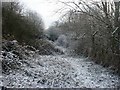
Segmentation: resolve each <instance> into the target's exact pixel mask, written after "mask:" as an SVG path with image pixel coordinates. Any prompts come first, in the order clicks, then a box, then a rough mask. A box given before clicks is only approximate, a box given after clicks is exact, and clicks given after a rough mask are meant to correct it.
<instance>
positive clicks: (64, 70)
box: [3, 55, 120, 88]
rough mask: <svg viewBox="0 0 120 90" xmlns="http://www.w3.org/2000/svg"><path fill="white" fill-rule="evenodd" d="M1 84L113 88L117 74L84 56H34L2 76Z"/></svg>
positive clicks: (117, 82) (8, 85)
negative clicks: (18, 67) (15, 69)
mask: <svg viewBox="0 0 120 90" xmlns="http://www.w3.org/2000/svg"><path fill="white" fill-rule="evenodd" d="M3 79H4V86H6V87H15V88H16V87H21V88H24V87H25V88H27V87H28V88H30V87H33V88H37V87H39V88H50V87H59V88H60V87H62V88H71V87H74V88H83V87H87V88H96V87H97V88H113V87H116V86H119V83H120V81H119V79H118V76H116V75H113V74H110V73H109V71H108V70H107V69H105V68H103V67H102V66H100V65H96V64H95V63H93V62H92V61H90V60H87V59H86V58H72V57H67V56H63V55H59V56H52V55H50V56H37V57H36V58H31V59H29V60H25V61H24V63H23V66H22V68H21V69H19V70H17V71H12V72H11V74H9V75H4V78H3Z"/></svg>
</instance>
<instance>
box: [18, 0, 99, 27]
mask: <svg viewBox="0 0 120 90" xmlns="http://www.w3.org/2000/svg"><path fill="white" fill-rule="evenodd" d="M19 1H21V2H23V3H24V5H25V6H27V7H28V8H30V9H32V10H35V11H36V12H38V13H39V14H40V15H41V16H42V18H43V20H44V24H45V28H48V27H49V26H50V25H51V24H52V23H53V22H54V21H57V20H58V19H59V17H60V15H61V13H57V14H55V12H56V11H58V10H59V9H60V8H62V7H64V4H62V3H57V2H58V0H19ZM61 1H78V0H61ZM89 1H90V0H88V2H89ZM97 1H98V0H97Z"/></svg>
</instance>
